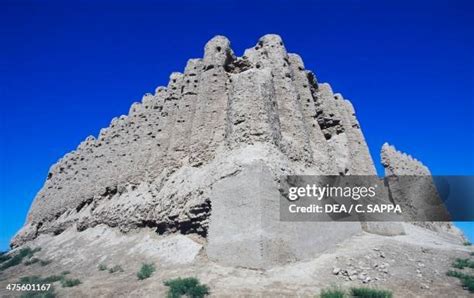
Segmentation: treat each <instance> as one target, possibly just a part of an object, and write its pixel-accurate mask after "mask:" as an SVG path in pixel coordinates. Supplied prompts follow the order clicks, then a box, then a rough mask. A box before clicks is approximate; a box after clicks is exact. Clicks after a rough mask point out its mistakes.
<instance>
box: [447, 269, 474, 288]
mask: <svg viewBox="0 0 474 298" xmlns="http://www.w3.org/2000/svg"><path fill="white" fill-rule="evenodd" d="M446 275H447V276H452V277H456V278H458V279H459V280H460V281H461V284H462V286H463V287H464V288H466V289H467V290H468V291H469V292H471V293H474V276H473V275H469V274H465V273H462V272H459V271H455V270H450V271H448V272H447V273H446Z"/></svg>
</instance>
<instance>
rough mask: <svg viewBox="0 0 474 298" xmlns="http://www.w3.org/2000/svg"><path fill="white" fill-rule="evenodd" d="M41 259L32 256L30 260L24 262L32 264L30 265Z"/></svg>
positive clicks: (26, 264) (28, 264) (27, 264)
mask: <svg viewBox="0 0 474 298" xmlns="http://www.w3.org/2000/svg"><path fill="white" fill-rule="evenodd" d="M39 261H40V259H38V258H31V259H29V260H26V261H25V262H23V264H25V266H30V265H33V264H35V263H38V262H39Z"/></svg>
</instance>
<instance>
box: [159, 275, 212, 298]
mask: <svg viewBox="0 0 474 298" xmlns="http://www.w3.org/2000/svg"><path fill="white" fill-rule="evenodd" d="M164 284H165V286H168V287H169V290H168V298H179V297H181V296H183V295H186V296H188V297H193V298H202V297H204V296H206V295H208V294H209V287H208V286H206V285H202V284H200V282H199V280H198V279H197V278H194V277H188V278H175V279H171V280H168V281H165V283H164Z"/></svg>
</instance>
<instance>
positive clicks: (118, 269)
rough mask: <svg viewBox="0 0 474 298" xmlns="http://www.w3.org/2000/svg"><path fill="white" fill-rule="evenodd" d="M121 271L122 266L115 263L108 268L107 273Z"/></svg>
mask: <svg viewBox="0 0 474 298" xmlns="http://www.w3.org/2000/svg"><path fill="white" fill-rule="evenodd" d="M115 272H123V268H122V266H120V265H115V266H114V267H112V268H109V273H115Z"/></svg>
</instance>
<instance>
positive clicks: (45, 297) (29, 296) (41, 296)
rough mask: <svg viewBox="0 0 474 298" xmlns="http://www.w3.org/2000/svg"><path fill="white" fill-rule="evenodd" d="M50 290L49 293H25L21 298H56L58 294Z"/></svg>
mask: <svg viewBox="0 0 474 298" xmlns="http://www.w3.org/2000/svg"><path fill="white" fill-rule="evenodd" d="M52 288H53V287H52V286H51V288H49V291H47V292H23V293H22V294H21V296H20V297H21V298H56V293H54V289H53V290H52Z"/></svg>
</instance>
